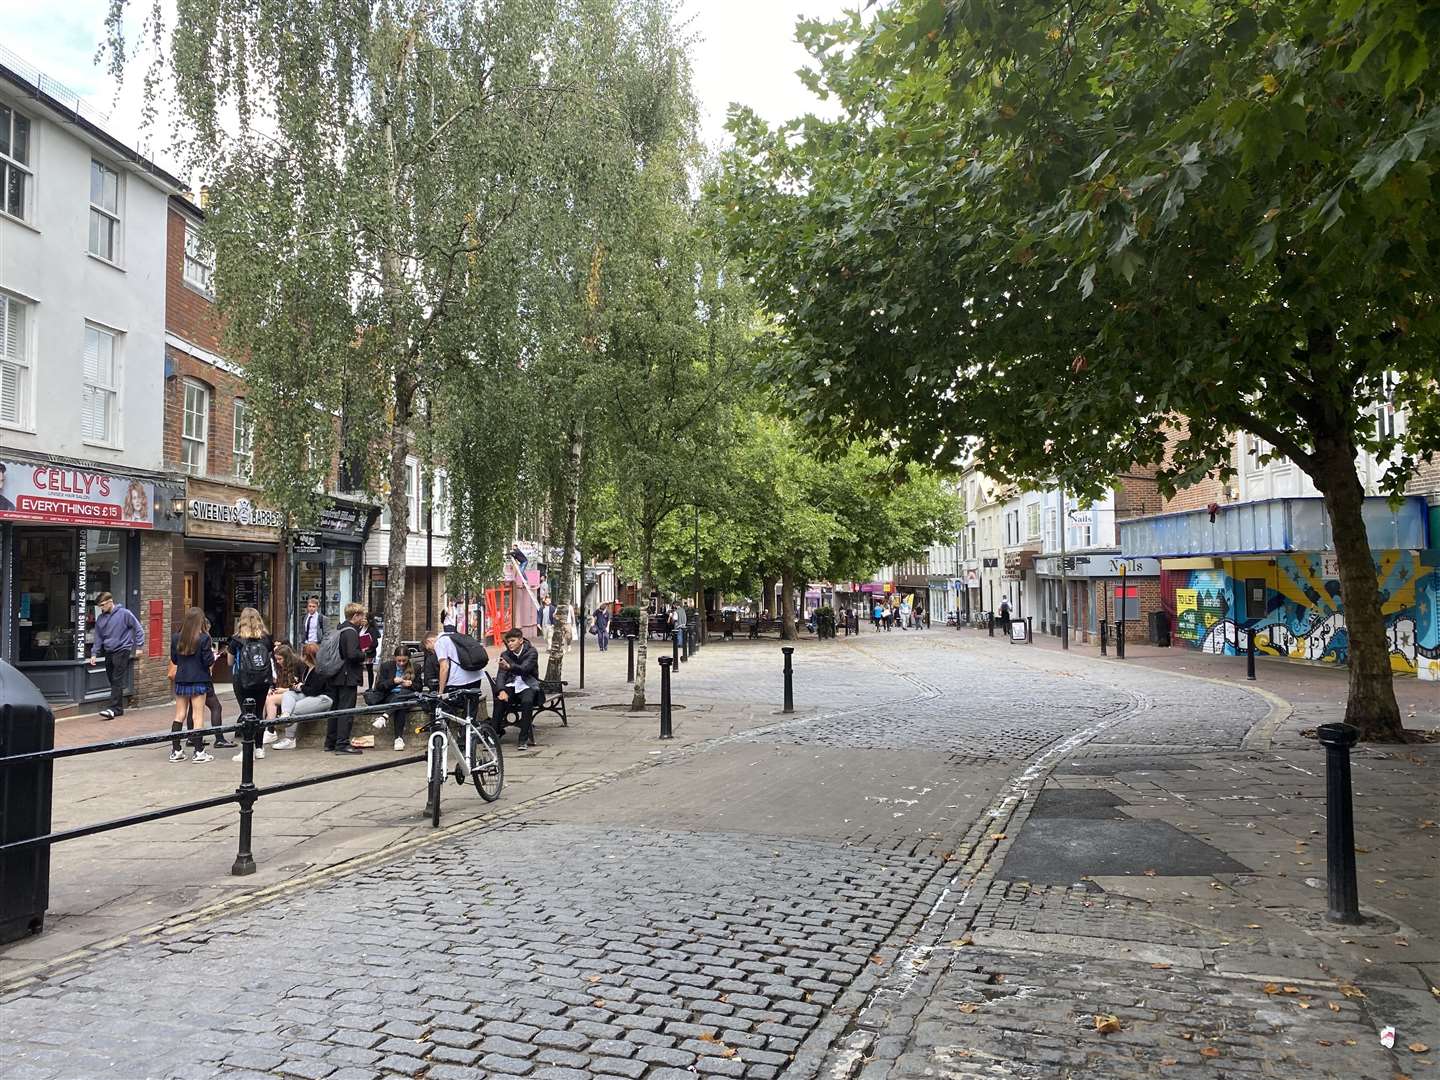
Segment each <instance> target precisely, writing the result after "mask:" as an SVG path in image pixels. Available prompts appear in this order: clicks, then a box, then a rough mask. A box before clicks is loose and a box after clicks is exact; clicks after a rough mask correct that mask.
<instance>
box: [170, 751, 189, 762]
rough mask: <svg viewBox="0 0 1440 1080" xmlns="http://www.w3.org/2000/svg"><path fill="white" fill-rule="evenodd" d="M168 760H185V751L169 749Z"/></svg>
mask: <svg viewBox="0 0 1440 1080" xmlns="http://www.w3.org/2000/svg"><path fill="white" fill-rule="evenodd" d="M170 760H171V761H184V760H185V751H184V750H171V751H170Z"/></svg>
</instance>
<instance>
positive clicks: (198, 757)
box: [172, 750, 215, 765]
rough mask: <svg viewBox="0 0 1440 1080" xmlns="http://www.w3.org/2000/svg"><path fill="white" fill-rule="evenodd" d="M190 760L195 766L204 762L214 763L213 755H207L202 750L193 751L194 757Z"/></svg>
mask: <svg viewBox="0 0 1440 1080" xmlns="http://www.w3.org/2000/svg"><path fill="white" fill-rule="evenodd" d="M172 760H173V759H172ZM190 760H192V761H194V762H195V764H197V765H199V764H202V763H203V762H206V761H214V760H215V755H214V754H207V753H206V752H205V751H204V750H196V751H195V756H194V757H193V758H191V759H190Z"/></svg>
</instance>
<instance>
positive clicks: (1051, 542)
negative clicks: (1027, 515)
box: [1045, 506, 1060, 551]
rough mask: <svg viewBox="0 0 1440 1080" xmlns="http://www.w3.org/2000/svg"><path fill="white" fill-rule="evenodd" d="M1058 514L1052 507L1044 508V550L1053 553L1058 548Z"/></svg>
mask: <svg viewBox="0 0 1440 1080" xmlns="http://www.w3.org/2000/svg"><path fill="white" fill-rule="evenodd" d="M1059 517H1060V515H1059V513H1058V512H1057V510H1056V509H1055V507H1053V506H1047V507H1046V508H1045V550H1046V551H1055V550H1057V549H1058V548H1059V546H1060V530H1059Z"/></svg>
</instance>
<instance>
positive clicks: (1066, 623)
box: [1060, 611, 1070, 649]
mask: <svg viewBox="0 0 1440 1080" xmlns="http://www.w3.org/2000/svg"><path fill="white" fill-rule="evenodd" d="M1060 647H1061V648H1062V649H1068V648H1070V612H1068V611H1062V612H1061V613H1060Z"/></svg>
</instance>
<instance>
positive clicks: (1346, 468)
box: [1311, 435, 1404, 742]
mask: <svg viewBox="0 0 1440 1080" xmlns="http://www.w3.org/2000/svg"><path fill="white" fill-rule="evenodd" d="M1311 477H1312V479H1313V480H1314V481H1315V486H1316V487H1317V488H1319V489H1320V493H1321V494H1322V495H1324V496H1325V509H1326V511H1327V512H1328V513H1329V515H1330V530H1331V532H1332V533H1333V534H1334V537H1335V556H1336V559H1337V560H1338V562H1339V564H1340V598H1341V602H1342V603H1343V604H1344V606H1345V630H1346V634H1347V635H1348V638H1349V645H1350V657H1349V666H1350V693H1349V697H1348V698H1347V700H1346V702H1345V722H1346V723H1347V724H1353V725H1354V726H1355V727H1357V728H1359V729H1360V737H1361V738H1362V739H1364V740H1367V741H1369V742H1401V741H1403V739H1404V734H1403V731H1404V729H1403V727H1402V724H1401V721H1400V706H1399V705H1398V704H1397V703H1396V701H1395V687H1394V684H1393V683H1392V681H1391V680H1392V675H1391V670H1390V644H1389V638H1388V635H1387V634H1386V631H1385V616H1384V614H1383V612H1382V611H1381V610H1380V607H1381V600H1380V586H1379V584H1378V582H1377V575H1376V570H1375V557H1374V555H1373V554H1372V553H1371V551H1370V539H1369V537H1368V535H1367V534H1366V532H1365V519H1364V517H1363V516H1362V508H1363V506H1364V498H1365V490H1364V488H1363V487H1362V486H1361V484H1360V477H1359V475H1358V474H1357V473H1356V471H1355V446H1354V444H1353V443H1352V442H1351V441H1350V439H1348V438H1346V437H1345V436H1343V435H1338V436H1337V435H1327V436H1317V437H1316V439H1315V461H1314V469H1313V471H1312V473H1311Z"/></svg>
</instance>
